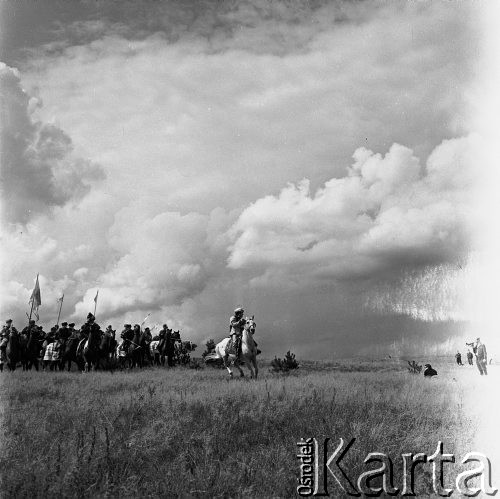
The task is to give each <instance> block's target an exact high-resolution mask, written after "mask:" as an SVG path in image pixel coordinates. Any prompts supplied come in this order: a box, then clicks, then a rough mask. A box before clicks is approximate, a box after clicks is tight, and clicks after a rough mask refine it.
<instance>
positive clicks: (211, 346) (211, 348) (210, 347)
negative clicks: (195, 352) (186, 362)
mask: <svg viewBox="0 0 500 499" xmlns="http://www.w3.org/2000/svg"><path fill="white" fill-rule="evenodd" d="M205 347H206V350H205V351H204V352H203V353H202V354H201V356H202V357H203V360H204V361H205V363H206V364H207V365H210V366H212V367H218V368H219V369H222V368H223V367H224V362H223V361H222V359H209V360H206V357H207V355H210V354H212V353H214V352H215V341H214V340H213V339H212V338H210V339H209V340H208V341H207V342H206V343H205Z"/></svg>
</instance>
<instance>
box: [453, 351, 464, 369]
mask: <svg viewBox="0 0 500 499" xmlns="http://www.w3.org/2000/svg"><path fill="white" fill-rule="evenodd" d="M455 359H457V364H458V365H459V366H463V364H462V354H461V353H460V352H457V354H456V355H455Z"/></svg>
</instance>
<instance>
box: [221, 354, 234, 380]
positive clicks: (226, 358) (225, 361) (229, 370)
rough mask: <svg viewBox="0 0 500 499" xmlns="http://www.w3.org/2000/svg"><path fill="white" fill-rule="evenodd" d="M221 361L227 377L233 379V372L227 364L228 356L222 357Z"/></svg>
mask: <svg viewBox="0 0 500 499" xmlns="http://www.w3.org/2000/svg"><path fill="white" fill-rule="evenodd" d="M222 361H223V362H224V367H225V368H226V369H227V372H228V373H229V376H230V377H231V378H232V377H233V371H231V366H230V365H229V364H228V362H227V361H228V356H227V355H225V356H224V357H222Z"/></svg>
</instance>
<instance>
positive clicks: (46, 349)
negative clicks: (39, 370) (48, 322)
mask: <svg viewBox="0 0 500 499" xmlns="http://www.w3.org/2000/svg"><path fill="white" fill-rule="evenodd" d="M55 334H56V328H55V327H51V328H50V332H49V333H48V334H47V337H46V338H45V341H44V342H43V347H42V350H43V370H44V371H45V370H47V368H48V369H50V370H51V371H53V370H54V364H53V363H52V358H53V357H54V342H55V341H56V339H55Z"/></svg>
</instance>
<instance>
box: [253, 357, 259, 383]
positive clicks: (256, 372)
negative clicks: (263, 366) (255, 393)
mask: <svg viewBox="0 0 500 499" xmlns="http://www.w3.org/2000/svg"><path fill="white" fill-rule="evenodd" d="M252 364H253V368H254V371H255V379H257V375H258V374H259V368H258V367H257V358H255V359H253V360H252Z"/></svg>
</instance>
